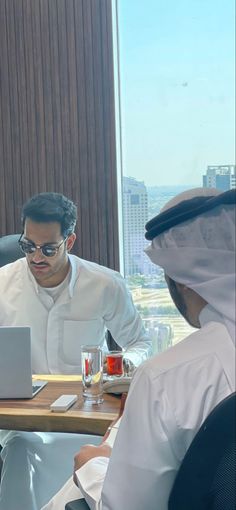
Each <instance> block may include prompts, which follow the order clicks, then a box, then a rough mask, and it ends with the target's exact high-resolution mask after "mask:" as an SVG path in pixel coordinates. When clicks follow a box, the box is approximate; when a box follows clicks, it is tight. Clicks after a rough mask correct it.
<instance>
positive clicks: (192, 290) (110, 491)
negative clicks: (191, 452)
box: [45, 188, 235, 510]
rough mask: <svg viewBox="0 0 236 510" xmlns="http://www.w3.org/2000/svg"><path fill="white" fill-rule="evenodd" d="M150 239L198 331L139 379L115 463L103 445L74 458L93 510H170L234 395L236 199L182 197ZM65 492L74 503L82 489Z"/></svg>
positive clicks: (200, 193) (203, 193) (207, 194)
mask: <svg viewBox="0 0 236 510" xmlns="http://www.w3.org/2000/svg"><path fill="white" fill-rule="evenodd" d="M146 238H147V239H149V240H152V243H151V245H150V246H149V247H148V248H147V249H146V253H147V254H148V256H149V257H150V259H151V260H152V261H153V262H154V263H155V264H158V265H159V266H161V267H163V268H164V271H165V275H166V280H167V284H168V287H169V290H170V293H171V296H172V298H173V300H174V302H175V304H176V306H177V308H178V309H179V311H180V312H181V314H182V315H183V316H184V317H185V318H186V320H187V321H188V322H189V323H190V324H191V325H193V326H194V327H196V328H199V330H198V331H196V332H194V333H193V334H191V335H190V336H189V337H187V338H186V339H185V340H183V341H182V342H180V343H179V344H177V345H175V346H174V347H172V348H171V349H169V350H167V351H165V352H163V353H161V354H158V355H156V356H154V357H153V358H152V359H150V360H148V361H147V362H145V363H144V364H143V365H142V366H141V367H140V368H139V369H138V370H137V371H136V373H135V376H134V379H133V381H132V384H131V387H130V391H129V395H128V399H127V401H126V406H125V412H124V415H123V418H122V421H121V424H120V427H119V431H118V434H117V437H116V440H115V443H114V447H113V450H112V455H111V450H110V449H109V447H107V446H106V445H104V444H102V445H101V446H98V447H94V446H85V447H83V448H82V449H81V451H80V453H79V454H78V455H77V456H76V457H75V479H76V481H77V484H78V486H79V488H80V490H81V491H82V493H83V494H84V496H85V499H86V501H87V503H88V504H89V507H90V508H91V509H99V510H121V509H122V510H123V509H129V510H143V509H144V508H147V509H148V510H154V509H155V510H156V509H157V508H158V510H167V508H168V499H169V495H170V491H171V488H172V486H173V482H174V479H175V476H176V473H177V471H178V469H179V467H180V464H181V462H182V460H183V457H184V455H185V453H186V451H187V449H188V448H189V446H190V443H191V442H192V440H193V438H194V436H195V435H196V433H197V431H198V430H199V428H200V426H201V424H202V423H203V422H204V420H205V419H206V417H207V416H208V415H209V413H210V412H211V411H212V409H213V408H214V407H215V406H216V405H217V404H218V403H219V402H220V401H221V400H223V399H224V398H225V397H226V396H228V395H229V394H230V393H232V392H233V391H235V191H233V190H231V191H229V192H226V193H220V192H218V191H217V190H214V189H205V190H204V189H201V188H199V189H195V190H190V191H189V192H185V193H182V194H181V195H179V196H178V197H176V198H175V199H174V200H172V201H171V202H169V203H168V204H167V205H166V207H165V208H164V210H163V211H162V212H161V213H160V214H159V215H158V216H157V217H156V218H154V219H153V220H151V221H150V222H148V224H147V233H146ZM110 455H111V456H110ZM109 457H110V459H109ZM104 478H105V480H104ZM103 481H104V483H103ZM67 491H68V492H67V494H66V497H67V501H68V500H70V499H75V497H76V489H75V487H74V488H73V487H72V489H71V492H70V490H68V485H67ZM78 494H79V492H78ZM70 496H73V497H70ZM60 501H62V502H63V504H64V502H65V500H63V490H62V492H61V493H60V498H59V499H58V498H57V497H56V498H55V499H54V500H52V501H51V502H50V503H49V505H48V506H47V507H45V510H46V509H47V510H54V509H56V510H61V509H62V508H64V507H62V506H60Z"/></svg>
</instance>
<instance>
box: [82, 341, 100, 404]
mask: <svg viewBox="0 0 236 510" xmlns="http://www.w3.org/2000/svg"><path fill="white" fill-rule="evenodd" d="M81 366H82V383H83V396H84V398H85V400H86V401H87V402H90V403H91V404H100V403H101V402H103V398H102V395H103V362H102V349H101V348H100V347H97V346H95V345H82V347H81Z"/></svg>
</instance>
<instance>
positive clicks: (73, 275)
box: [26, 255, 79, 298]
mask: <svg viewBox="0 0 236 510" xmlns="http://www.w3.org/2000/svg"><path fill="white" fill-rule="evenodd" d="M68 258H69V262H70V266H71V274H70V281H69V285H68V289H67V290H68V295H69V297H70V298H72V297H73V294H74V287H75V283H76V281H77V280H78V272H79V271H78V266H77V264H76V262H75V259H74V257H73V256H72V255H68ZM26 264H27V273H28V277H29V279H30V281H31V283H32V285H33V287H34V290H35V292H36V294H38V295H39V293H40V288H41V287H40V285H39V284H38V283H37V281H36V279H35V278H34V276H33V274H32V273H31V271H30V269H29V266H28V263H27V262H26ZM67 274H68V273H67Z"/></svg>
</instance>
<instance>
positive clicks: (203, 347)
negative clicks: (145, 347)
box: [144, 322, 232, 378]
mask: <svg viewBox="0 0 236 510" xmlns="http://www.w3.org/2000/svg"><path fill="white" fill-rule="evenodd" d="M226 342H227V343H229V344H230V345H231V344H232V341H231V339H230V337H229V333H228V331H227V328H226V327H225V325H224V324H222V323H220V322H209V323H208V324H205V325H204V326H203V327H202V328H201V329H199V330H197V331H194V332H193V333H192V334H190V335H189V336H187V337H186V338H185V339H183V340H182V341H180V342H179V343H177V344H176V345H174V346H173V347H171V348H169V349H167V350H166V351H164V352H162V353H160V354H156V355H155V356H153V357H152V358H150V359H149V360H147V361H146V362H145V364H144V365H145V371H146V370H147V371H150V373H151V374H152V377H154V378H155V377H157V376H159V375H161V374H163V373H166V372H168V371H169V370H172V369H176V368H178V367H179V368H181V366H184V365H186V364H187V363H191V364H194V363H195V362H196V364H198V360H199V359H200V358H203V357H206V358H209V357H211V356H215V354H217V353H218V352H220V351H222V348H223V349H224V345H225V344H226Z"/></svg>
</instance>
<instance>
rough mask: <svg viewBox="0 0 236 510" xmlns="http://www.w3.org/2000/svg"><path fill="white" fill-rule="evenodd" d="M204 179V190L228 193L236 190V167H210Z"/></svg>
mask: <svg viewBox="0 0 236 510" xmlns="http://www.w3.org/2000/svg"><path fill="white" fill-rule="evenodd" d="M202 178H203V187H204V188H217V189H219V190H221V191H227V190H228V189H233V188H236V167H235V165H210V166H208V167H207V171H206V174H205V175H203V176H202Z"/></svg>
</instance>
